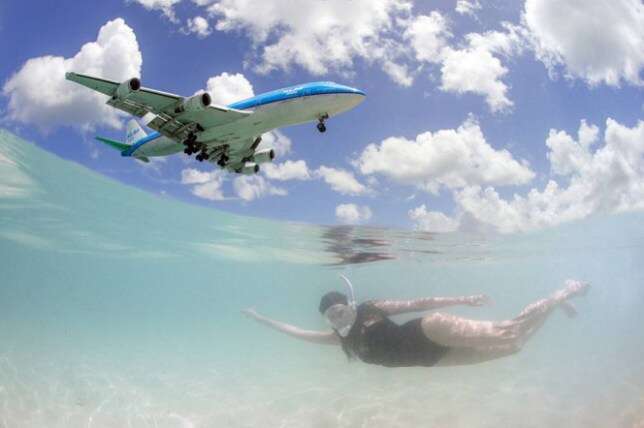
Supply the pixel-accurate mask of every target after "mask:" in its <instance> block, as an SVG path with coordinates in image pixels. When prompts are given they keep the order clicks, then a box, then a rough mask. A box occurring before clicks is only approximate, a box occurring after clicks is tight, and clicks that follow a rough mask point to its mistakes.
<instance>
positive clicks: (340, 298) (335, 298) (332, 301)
mask: <svg viewBox="0 0 644 428" xmlns="http://www.w3.org/2000/svg"><path fill="white" fill-rule="evenodd" d="M338 303H341V304H343V305H348V304H349V299H347V296H346V295H345V294H342V293H340V292H338V291H329V292H328V293H326V294H325V295H324V296H322V298H321V299H320V307H319V309H320V313H321V314H323V313H324V312H325V311H326V310H327V309H329V308H330V307H331V306H333V305H337V304H338Z"/></svg>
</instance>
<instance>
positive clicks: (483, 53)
mask: <svg viewBox="0 0 644 428" xmlns="http://www.w3.org/2000/svg"><path fill="white" fill-rule="evenodd" d="M468 4H470V3H468ZM476 4H478V3H476ZM470 5H471V6H472V7H473V6H474V5H475V3H472V4H470ZM459 6H461V9H462V8H463V7H465V6H463V5H462V4H461V3H460V2H459V4H458V5H457V8H458V7H459ZM503 29H504V31H489V32H486V33H470V34H467V35H466V36H465V44H464V45H463V46H460V47H459V46H457V45H451V44H450V43H449V41H450V39H451V38H452V33H451V31H450V28H449V23H448V20H447V19H446V18H445V17H444V16H443V15H441V14H440V13H439V12H436V11H434V12H432V13H431V14H429V15H419V16H416V17H415V18H413V19H411V20H410V21H409V24H408V27H407V29H406V30H405V32H404V34H403V38H404V39H405V40H408V41H409V43H410V45H411V49H412V50H413V52H414V54H415V57H416V60H418V61H419V62H421V63H422V62H426V63H429V64H440V71H441V86H440V89H441V90H443V91H446V92H455V93H459V94H462V93H474V94H478V95H482V96H484V97H485V100H486V102H487V104H488V105H489V107H490V109H491V110H492V111H493V112H499V111H504V110H507V109H509V108H510V107H511V106H512V101H510V99H509V98H508V97H507V91H508V86H507V85H506V84H505V83H504V82H503V80H502V79H503V77H504V76H505V75H506V74H507V72H508V69H507V68H506V67H505V66H504V65H503V63H502V62H501V58H500V57H501V56H508V57H509V56H511V55H514V54H516V53H520V52H521V51H522V49H523V47H524V45H525V40H524V37H523V31H522V30H521V28H520V27H518V26H514V25H512V24H509V23H503Z"/></svg>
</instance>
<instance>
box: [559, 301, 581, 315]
mask: <svg viewBox="0 0 644 428" xmlns="http://www.w3.org/2000/svg"><path fill="white" fill-rule="evenodd" d="M559 307H560V308H561V309H562V310H563V311H564V313H565V314H566V316H567V317H568V318H575V317H576V316H577V309H575V307H574V306H573V305H572V304H571V303H570V302H568V301H566V300H564V301H563V302H561V303H560V305H559Z"/></svg>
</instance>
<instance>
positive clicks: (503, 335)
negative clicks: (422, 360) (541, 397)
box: [421, 281, 588, 352]
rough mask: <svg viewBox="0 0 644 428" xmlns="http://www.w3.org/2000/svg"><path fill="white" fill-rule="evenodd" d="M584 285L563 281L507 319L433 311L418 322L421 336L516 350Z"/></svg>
mask: <svg viewBox="0 0 644 428" xmlns="http://www.w3.org/2000/svg"><path fill="white" fill-rule="evenodd" d="M587 287H588V285H587V284H583V283H581V282H577V281H567V282H566V287H565V288H563V289H562V290H559V291H557V292H555V293H554V294H553V295H552V296H551V297H549V298H547V299H542V300H539V301H537V302H534V303H532V304H530V305H528V306H527V307H526V308H525V309H524V310H523V311H521V313H520V314H519V315H518V316H517V317H516V318H513V319H511V320H507V321H476V320H471V319H466V318H461V317H457V316H454V315H449V314H442V313H434V314H431V315H429V316H427V317H425V318H423V320H422V324H421V325H422V328H423V332H424V333H425V336H427V337H428V338H429V339H430V340H432V341H434V342H436V343H438V344H440V345H443V346H448V347H455V348H480V349H484V350H489V349H490V348H495V349H496V348H497V347H501V349H506V348H507V349H515V348H517V349H520V348H521V346H523V344H524V343H525V342H526V341H527V340H528V338H529V337H530V336H532V334H534V333H535V332H536V331H537V330H538V329H539V327H541V326H542V325H543V323H544V322H545V320H546V319H547V318H548V316H549V315H550V314H551V313H552V311H553V310H554V309H555V308H556V307H558V306H559V305H560V304H562V303H563V302H565V301H566V300H567V299H569V298H571V297H574V296H576V295H579V294H583V293H585V291H586V290H587ZM514 352H516V351H514Z"/></svg>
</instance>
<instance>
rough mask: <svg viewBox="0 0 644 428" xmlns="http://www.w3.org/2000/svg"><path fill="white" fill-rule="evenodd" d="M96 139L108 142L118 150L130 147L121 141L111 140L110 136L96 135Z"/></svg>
mask: <svg viewBox="0 0 644 428" xmlns="http://www.w3.org/2000/svg"><path fill="white" fill-rule="evenodd" d="M96 139H97V140H98V141H100V142H102V143H105V144H107V145H108V146H111V147H114V148H115V149H116V150H119V151H121V152H122V151H124V150H127V149H129V148H130V146H128V145H127V144H123V143H121V142H119V141H114V140H110V139H109V138H103V137H96Z"/></svg>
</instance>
